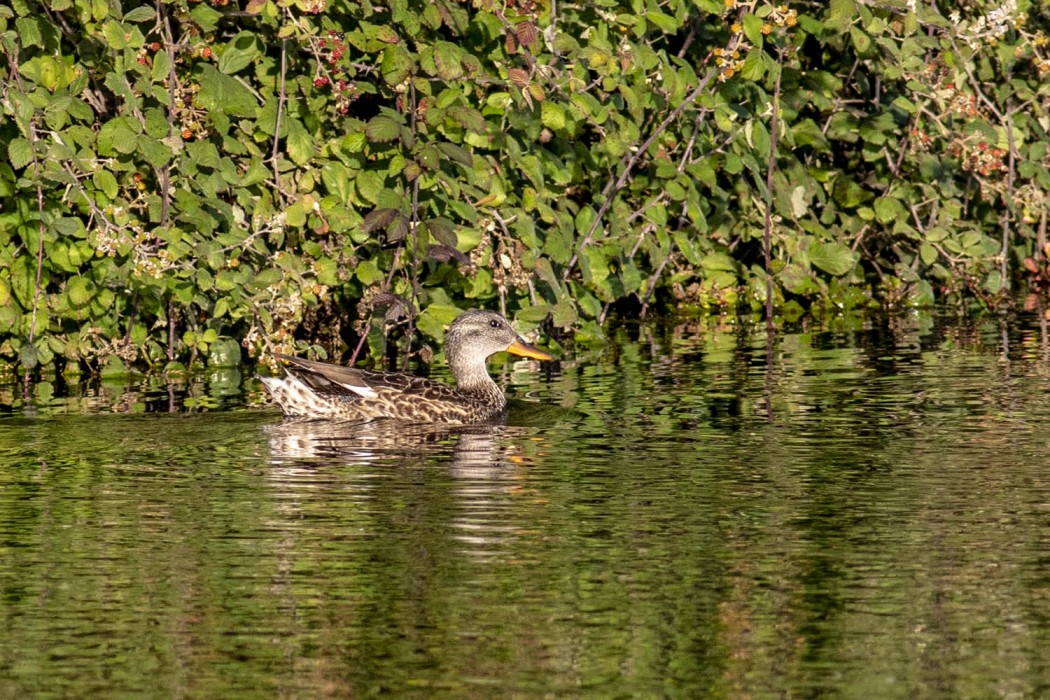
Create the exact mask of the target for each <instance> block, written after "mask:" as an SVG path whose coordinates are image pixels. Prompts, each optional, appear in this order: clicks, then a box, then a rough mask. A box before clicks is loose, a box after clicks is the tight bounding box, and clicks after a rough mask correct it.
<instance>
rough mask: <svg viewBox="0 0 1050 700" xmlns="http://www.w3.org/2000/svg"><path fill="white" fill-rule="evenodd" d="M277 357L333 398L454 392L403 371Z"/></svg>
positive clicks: (305, 380)
mask: <svg viewBox="0 0 1050 700" xmlns="http://www.w3.org/2000/svg"><path fill="white" fill-rule="evenodd" d="M276 357H277V358H278V359H280V360H283V361H284V362H286V363H288V365H289V366H288V368H287V369H288V371H289V372H291V373H292V374H294V375H295V376H296V377H298V378H299V379H300V380H302V381H303V382H304V383H305V384H306V385H307V386H309V387H310V388H311V389H313V390H314V391H315V392H317V393H318V394H321V395H323V396H328V397H332V398H343V399H348V398H354V397H357V396H360V397H364V398H375V397H376V396H378V395H379V394H380V392H394V393H402V394H426V393H430V392H432V391H434V390H437V391H438V393H441V388H446V389H451V387H445V385H443V384H438V383H436V382H432V381H430V380H429V379H424V378H423V377H414V376H412V375H410V374H404V373H402V372H374V371H370V370H366V369H357V368H356V367H344V366H343V365H333V364H330V363H328V362H315V361H313V360H304V359H302V358H300V357H292V356H290V355H281V354H279V353H278V354H276Z"/></svg>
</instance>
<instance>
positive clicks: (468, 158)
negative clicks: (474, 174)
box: [437, 142, 474, 168]
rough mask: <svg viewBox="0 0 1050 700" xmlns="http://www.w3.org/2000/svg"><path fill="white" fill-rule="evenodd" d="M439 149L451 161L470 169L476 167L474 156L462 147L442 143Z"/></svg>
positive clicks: (438, 146)
mask: <svg viewBox="0 0 1050 700" xmlns="http://www.w3.org/2000/svg"><path fill="white" fill-rule="evenodd" d="M437 149H438V150H439V151H441V153H442V154H444V156H445V157H446V158H448V159H449V160H452V161H454V162H456V163H459V164H460V165H463V166H466V167H468V168H472V167H474V156H472V155H471V154H470V151H468V150H467V149H465V148H463V147H462V146H457V145H456V144H454V143H448V142H441V143H439V144H437Z"/></svg>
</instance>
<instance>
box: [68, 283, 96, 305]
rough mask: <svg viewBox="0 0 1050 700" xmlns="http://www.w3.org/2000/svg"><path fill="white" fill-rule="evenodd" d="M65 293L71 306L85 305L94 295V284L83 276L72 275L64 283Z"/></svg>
mask: <svg viewBox="0 0 1050 700" xmlns="http://www.w3.org/2000/svg"><path fill="white" fill-rule="evenodd" d="M66 293H67V294H69V301H70V302H71V303H72V304H73V306H86V305H87V304H88V303H90V302H91V300H92V299H93V298H94V296H95V285H94V283H93V282H91V280H89V279H87V278H85V277H73V278H71V279H70V280H69V282H67V283H66Z"/></svg>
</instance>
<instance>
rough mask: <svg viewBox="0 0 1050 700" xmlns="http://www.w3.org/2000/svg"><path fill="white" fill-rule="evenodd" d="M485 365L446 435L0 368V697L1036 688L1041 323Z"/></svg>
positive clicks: (738, 694) (712, 339)
mask: <svg viewBox="0 0 1050 700" xmlns="http://www.w3.org/2000/svg"><path fill="white" fill-rule="evenodd" d="M493 369H494V371H495V372H497V373H499V374H500V376H501V379H502V380H503V381H505V382H506V384H507V386H508V388H509V393H510V394H511V395H512V396H513V397H514V398H515V399H516V400H517V401H516V402H515V404H514V408H513V411H512V412H511V414H510V416H509V418H508V420H507V423H506V424H505V425H500V426H495V427H487V428H476V429H469V430H459V431H440V430H433V429H425V428H422V427H405V426H393V427H391V426H366V427H360V426H358V427H353V426H346V425H339V424H330V423H318V422H313V423H309V422H307V423H303V422H288V421H284V420H282V419H281V417H280V416H279V415H278V414H276V413H275V412H273V411H271V410H267V409H263V408H260V407H257V406H254V405H249V404H255V403H257V402H258V399H259V397H260V392H259V388H258V386H257V385H256V384H255V383H254V382H253V380H251V379H249V378H247V375H245V376H244V377H241V376H240V375H237V374H234V375H230V374H228V373H227V374H219V373H216V374H213V375H207V376H205V377H203V378H201V379H200V380H199V381H195V382H191V383H188V384H185V385H175V386H170V387H168V386H156V385H154V386H148V385H147V386H141V387H140V386H132V387H130V388H129V387H116V388H114V387H113V386H106V387H98V388H95V389H90V390H83V391H80V392H79V393H78V392H73V393H74V394H75V395H74V396H73V397H72V398H65V399H49V397H48V394H49V391H50V390H44V391H43V392H42V394H41V396H42V397H43V398H42V399H39V400H37V401H35V402H25V401H23V400H21V399H20V398H18V396H19V392H20V389H19V388H13V387H7V388H6V389H5V390H4V391H0V406H6V410H5V412H3V413H2V414H0V629H2V636H0V697H116V696H120V697H215V698H238V697H304V698H305V697H370V696H373V695H381V694H387V695H391V696H394V697H406V696H407V697H426V698H431V697H457V698H458V697H544V696H548V697H566V698H568V697H573V698H575V697H593V698H609V697H637V698H650V697H683V698H700V697H713V698H745V697H754V698H774V697H775V698H781V697H840V698H912V697H920V698H931V697H933V698H985V697H1011V698H1025V697H1031V698H1038V697H1047V696H1048V695H1050V653H1048V652H1047V650H1048V649H1050V342H1048V339H1047V333H1046V330H1045V327H1042V328H1041V327H1040V325H1039V324H1038V323H1036V322H1032V321H1027V322H1026V321H1021V322H1018V323H1014V324H1011V325H1009V326H1006V325H1003V324H1000V323H999V322H998V321H996V320H991V321H986V322H972V323H968V324H960V323H956V322H952V321H944V320H930V319H921V320H920V319H915V318H910V317H909V318H902V319H894V320H892V321H883V322H872V323H869V324H866V325H859V326H857V327H855V328H849V329H846V328H841V329H833V330H822V331H813V332H809V333H802V332H797V333H783V334H781V335H780V336H779V337H778V338H777V339H776V340H775V342H774V343H773V345H772V354H769V353H768V352H767V345H766V338H765V333H764V329H763V328H740V327H736V326H733V325H719V324H718V323H715V322H711V323H700V324H693V325H689V324H685V325H680V326H677V327H669V328H666V329H659V330H657V329H654V328H643V329H628V330H625V331H622V332H620V333H618V334H617V337H616V342H615V343H613V344H612V345H611V346H610V348H609V349H608V350H607V351H606V352H604V353H596V354H592V355H583V356H580V357H579V358H578V359H576V360H575V361H573V362H565V363H563V364H562V366H561V367H558V368H554V369H553V371H550V372H548V373H543V372H541V371H540V370H539V368H538V365H536V364H534V363H528V362H526V363H520V364H517V365H512V366H509V365H508V366H501V365H494V367H493ZM59 393H61V392H59ZM173 407H174V408H177V409H180V410H181V412H178V413H174V414H171V413H163V412H162V411H167V410H168V409H170V408H173ZM206 409H207V410H206Z"/></svg>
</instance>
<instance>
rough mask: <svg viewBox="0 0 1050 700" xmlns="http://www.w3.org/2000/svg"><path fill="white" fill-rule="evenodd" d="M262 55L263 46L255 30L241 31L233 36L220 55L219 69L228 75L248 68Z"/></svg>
mask: <svg viewBox="0 0 1050 700" xmlns="http://www.w3.org/2000/svg"><path fill="white" fill-rule="evenodd" d="M261 55H262V48H261V47H260V46H259V40H258V38H257V37H256V35H255V33H254V32H240V33H239V34H237V36H235V37H233V39H231V40H230V41H229V42H228V43H227V44H226V48H225V49H223V52H222V54H220V55H219V62H218V64H217V65H218V68H219V71H221V72H222V73H225V74H226V75H233V74H234V73H236V72H238V71H240V70H242V69H244V68H247V67H248V66H250V65H251V64H252V63H254V62H255V61H256V59H258V58H259V56H261Z"/></svg>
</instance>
